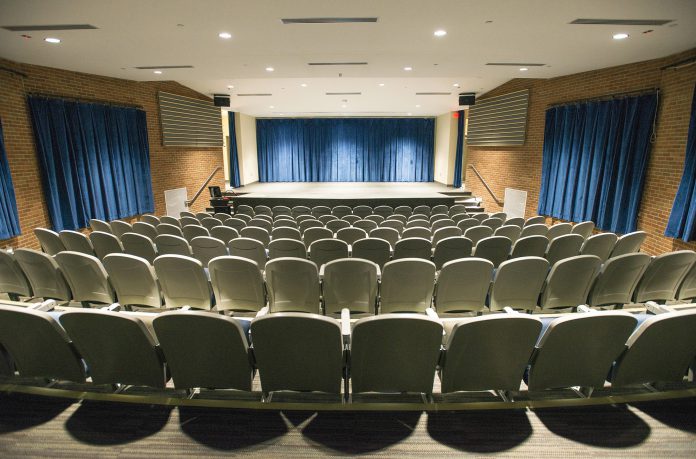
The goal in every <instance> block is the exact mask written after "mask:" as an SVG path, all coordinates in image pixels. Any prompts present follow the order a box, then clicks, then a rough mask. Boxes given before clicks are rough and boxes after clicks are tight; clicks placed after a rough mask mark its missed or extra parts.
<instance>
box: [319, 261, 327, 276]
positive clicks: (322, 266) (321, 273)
mask: <svg viewBox="0 0 696 459" xmlns="http://www.w3.org/2000/svg"><path fill="white" fill-rule="evenodd" d="M325 267H326V263H324V264H323V265H321V266H320V267H319V279H323V278H324V268H325Z"/></svg>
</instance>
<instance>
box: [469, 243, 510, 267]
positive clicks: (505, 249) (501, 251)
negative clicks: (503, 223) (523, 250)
mask: <svg viewBox="0 0 696 459" xmlns="http://www.w3.org/2000/svg"><path fill="white" fill-rule="evenodd" d="M511 248H512V241H511V240H510V239H508V238H506V237H504V236H491V237H486V238H483V239H481V240H480V241H479V242H478V244H476V248H475V249H474V253H473V255H474V256H475V257H478V258H485V259H486V260H490V261H491V262H492V263H493V266H495V267H496V268H497V267H498V265H500V263H502V262H503V261H505V260H507V257H508V255H510V249H511Z"/></svg>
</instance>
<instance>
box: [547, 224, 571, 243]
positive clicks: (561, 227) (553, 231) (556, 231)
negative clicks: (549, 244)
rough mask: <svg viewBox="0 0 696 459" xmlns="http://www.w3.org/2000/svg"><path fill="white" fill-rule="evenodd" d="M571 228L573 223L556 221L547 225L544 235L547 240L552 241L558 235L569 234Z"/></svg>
mask: <svg viewBox="0 0 696 459" xmlns="http://www.w3.org/2000/svg"><path fill="white" fill-rule="evenodd" d="M572 230H573V225H571V224H570V223H556V224H555V225H553V226H550V227H549V231H548V232H547V233H546V237H547V238H548V239H549V241H553V240H554V239H556V238H557V237H559V236H564V235H566V234H570V232H571V231H572Z"/></svg>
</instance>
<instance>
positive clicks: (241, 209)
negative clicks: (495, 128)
mask: <svg viewBox="0 0 696 459" xmlns="http://www.w3.org/2000/svg"><path fill="white" fill-rule="evenodd" d="M234 213H235V214H244V215H248V216H250V217H253V216H254V208H253V207H251V206H247V205H246V204H239V205H238V206H237V207H236V208H235V211H234Z"/></svg>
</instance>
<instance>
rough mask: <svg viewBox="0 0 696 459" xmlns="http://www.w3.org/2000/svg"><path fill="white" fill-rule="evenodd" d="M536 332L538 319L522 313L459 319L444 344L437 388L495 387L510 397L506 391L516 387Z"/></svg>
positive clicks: (518, 385) (534, 341)
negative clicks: (439, 383) (443, 355)
mask: <svg viewBox="0 0 696 459" xmlns="http://www.w3.org/2000/svg"><path fill="white" fill-rule="evenodd" d="M540 332H541V321H539V320H538V319H535V318H533V317H532V316H529V315H526V314H500V315H491V316H486V317H476V318H471V319H463V320H461V321H459V322H458V323H457V324H456V325H455V326H454V328H453V329H452V331H451V332H450V333H448V337H447V341H446V344H445V358H444V364H443V365H442V367H441V368H440V380H441V381H442V384H441V386H440V390H441V392H442V393H449V392H457V391H488V390H495V391H498V393H499V394H500V395H501V397H503V399H504V400H506V401H508V400H511V397H510V394H509V392H515V391H518V390H519V388H520V382H521V381H522V377H523V375H524V371H525V369H526V367H527V362H528V361H529V356H530V355H532V352H533V351H534V345H535V344H536V341H537V339H538V337H539V333H540ZM501 337H505V339H501Z"/></svg>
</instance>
